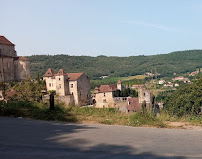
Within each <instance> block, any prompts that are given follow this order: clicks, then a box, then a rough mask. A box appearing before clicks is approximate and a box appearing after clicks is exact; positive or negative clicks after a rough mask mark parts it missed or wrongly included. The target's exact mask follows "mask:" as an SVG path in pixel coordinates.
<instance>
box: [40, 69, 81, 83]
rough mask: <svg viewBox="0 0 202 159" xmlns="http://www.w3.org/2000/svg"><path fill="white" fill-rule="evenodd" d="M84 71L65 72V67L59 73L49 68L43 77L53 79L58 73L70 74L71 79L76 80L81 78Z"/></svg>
mask: <svg viewBox="0 0 202 159" xmlns="http://www.w3.org/2000/svg"><path fill="white" fill-rule="evenodd" d="M83 74H84V73H83V72H82V73H65V71H64V70H63V69H60V70H59V71H58V73H57V74H56V73H54V71H53V70H52V69H51V68H49V69H48V71H47V72H46V73H45V74H44V75H43V77H51V78H52V79H54V78H55V76H57V75H68V78H69V80H70V81H75V80H77V79H79V78H80V77H81V76H82V75H83Z"/></svg>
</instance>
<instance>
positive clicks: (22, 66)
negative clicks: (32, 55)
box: [14, 60, 30, 81]
mask: <svg viewBox="0 0 202 159" xmlns="http://www.w3.org/2000/svg"><path fill="white" fill-rule="evenodd" d="M14 66H15V67H14V72H15V80H16V81H21V80H25V79H26V78H28V77H30V61H22V60H14Z"/></svg>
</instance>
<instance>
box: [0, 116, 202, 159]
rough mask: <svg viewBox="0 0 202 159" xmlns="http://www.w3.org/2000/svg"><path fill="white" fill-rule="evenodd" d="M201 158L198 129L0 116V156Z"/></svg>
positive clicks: (201, 141) (22, 158)
mask: <svg viewBox="0 0 202 159" xmlns="http://www.w3.org/2000/svg"><path fill="white" fill-rule="evenodd" d="M25 158H29V159H40V158H43V159H45V158H48V159H52V158H57V159H77V158H78V159H84V158H86V159H89V158H90V159H106V158H110V159H115V158H116V159H117V158H118V159H134V158H166V159H167V158H182V159H184V158H202V131H201V130H198V131H196V130H177V129H157V128H134V127H126V126H107V125H95V124H72V123H63V122H47V121H37V120H28V119H18V118H4V117H0V159H25Z"/></svg>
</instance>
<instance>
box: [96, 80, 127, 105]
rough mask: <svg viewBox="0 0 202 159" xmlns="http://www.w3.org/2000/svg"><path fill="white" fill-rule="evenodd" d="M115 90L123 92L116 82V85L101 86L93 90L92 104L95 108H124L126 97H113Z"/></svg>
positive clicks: (119, 82)
mask: <svg viewBox="0 0 202 159" xmlns="http://www.w3.org/2000/svg"><path fill="white" fill-rule="evenodd" d="M116 90H120V91H122V90H123V86H122V83H121V81H120V80H119V81H118V82H117V85H115V84H111V85H101V86H100V87H99V88H98V87H96V88H95V95H94V98H93V100H94V103H95V107H96V108H118V107H121V106H123V105H124V106H126V104H127V99H128V98H127V97H114V92H115V91H116Z"/></svg>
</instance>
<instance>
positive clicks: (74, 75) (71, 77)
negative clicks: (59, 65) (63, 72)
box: [67, 72, 84, 81]
mask: <svg viewBox="0 0 202 159" xmlns="http://www.w3.org/2000/svg"><path fill="white" fill-rule="evenodd" d="M83 74H84V73H83V72H82V73H67V75H68V78H69V80H70V81H75V80H77V79H79V78H80V77H81V75H83Z"/></svg>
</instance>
